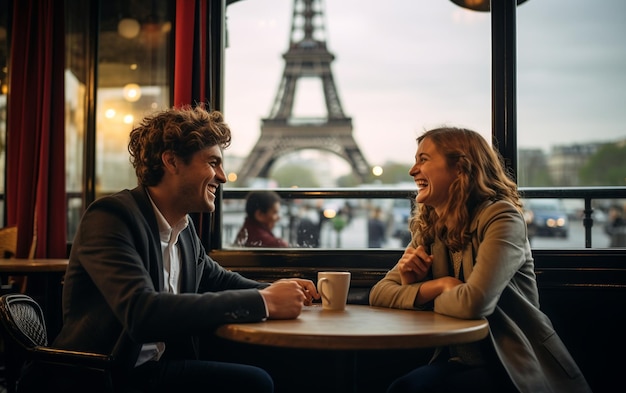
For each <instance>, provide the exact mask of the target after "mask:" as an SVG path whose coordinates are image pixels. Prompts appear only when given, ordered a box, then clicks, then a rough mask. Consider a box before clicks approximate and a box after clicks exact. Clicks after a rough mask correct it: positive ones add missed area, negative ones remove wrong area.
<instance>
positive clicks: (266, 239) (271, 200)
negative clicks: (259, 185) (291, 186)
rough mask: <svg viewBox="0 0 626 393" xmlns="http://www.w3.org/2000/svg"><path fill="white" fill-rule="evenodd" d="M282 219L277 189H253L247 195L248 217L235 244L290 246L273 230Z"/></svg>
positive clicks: (242, 245)
mask: <svg viewBox="0 0 626 393" xmlns="http://www.w3.org/2000/svg"><path fill="white" fill-rule="evenodd" d="M279 220H280V195H278V193H276V192H275V191H252V192H251V193H249V194H248V196H247V197H246V219H245V221H244V223H243V226H242V227H241V229H240V230H239V232H238V233H237V238H236V240H235V244H236V245H238V246H241V247H289V244H288V243H287V242H286V241H285V240H283V239H281V238H280V237H277V236H276V235H274V233H273V232H272V231H273V229H274V227H275V226H276V223H277V222H278V221H279Z"/></svg>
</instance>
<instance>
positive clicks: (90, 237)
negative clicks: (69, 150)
mask: <svg viewBox="0 0 626 393" xmlns="http://www.w3.org/2000/svg"><path fill="white" fill-rule="evenodd" d="M230 141H231V133H230V129H229V127H228V125H227V124H226V123H225V122H224V119H223V116H222V114H221V113H219V112H217V111H213V112H209V111H206V110H204V109H202V108H199V107H196V108H191V107H186V108H181V109H171V110H166V111H162V112H159V113H156V114H154V115H152V116H149V117H147V118H145V119H144V120H143V121H142V122H141V124H140V125H139V126H138V127H136V128H135V129H133V130H132V132H131V134H130V142H129V145H128V149H129V152H130V155H131V162H132V164H133V166H134V168H135V172H136V174H137V178H138V182H139V186H138V187H136V188H135V189H133V190H124V191H121V192H119V193H117V194H114V195H111V196H106V197H103V198H100V199H98V200H96V201H95V202H94V203H93V204H92V205H91V206H90V207H89V208H88V209H87V211H86V212H85V214H84V216H83V218H82V220H81V223H80V226H79V228H78V230H77V233H76V237H75V239H74V243H73V246H72V251H71V254H70V262H69V266H68V269H67V273H66V275H65V284H64V288H63V327H62V329H61V332H60V334H59V335H58V336H57V338H56V340H55V342H54V346H55V347H60V348H65V349H70V350H83V351H93V352H99V353H112V352H114V351H115V352H116V353H117V356H118V361H121V362H122V363H123V364H124V368H123V375H125V377H126V379H127V382H128V383H129V384H130V385H131V386H133V387H134V388H136V389H139V390H142V391H149V392H160V391H164V392H165V391H168V392H171V391H181V392H196V391H197V392H200V391H202V392H207V391H211V392H237V391H254V392H272V391H273V382H272V379H271V377H270V376H269V375H268V374H267V373H266V372H265V371H264V370H262V369H259V368H257V367H253V366H247V365H239V364H226V363H220V362H210V361H203V360H198V342H197V335H200V334H206V333H210V332H211V331H212V330H213V329H214V328H215V327H216V326H218V325H221V324H224V323H230V322H258V321H262V320H264V319H266V318H269V319H293V318H297V317H298V315H299V314H300V312H301V310H302V307H303V305H308V304H310V303H311V301H312V299H313V298H319V295H318V293H317V291H316V289H315V285H314V284H313V283H312V282H311V281H310V280H302V279H290V280H279V281H277V282H275V283H273V284H271V285H269V284H263V283H259V282H256V281H253V280H249V279H246V278H244V277H242V276H241V275H239V274H237V273H233V272H230V271H228V270H226V269H223V268H222V267H221V266H220V265H218V264H217V263H216V262H215V261H213V260H212V259H211V258H210V257H209V256H208V255H207V254H206V251H205V249H204V248H203V247H202V245H201V243H200V239H199V237H198V235H197V233H196V230H195V228H194V225H193V222H192V221H191V220H190V219H189V216H188V213H192V212H213V211H214V210H215V195H216V192H217V190H218V187H219V186H220V184H222V183H225V182H226V176H225V173H224V168H223V162H222V150H223V149H224V148H226V147H228V146H229V145H230Z"/></svg>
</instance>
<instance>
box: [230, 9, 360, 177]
mask: <svg viewBox="0 0 626 393" xmlns="http://www.w3.org/2000/svg"><path fill="white" fill-rule="evenodd" d="M322 16H323V10H322V6H321V0H294V8H293V19H292V24H291V35H290V40H289V50H288V51H287V52H286V53H285V54H283V58H284V59H285V61H286V63H285V69H284V72H283V76H282V80H281V82H280V86H279V88H278V93H277V95H276V98H275V100H274V104H273V106H272V109H271V111H270V115H269V117H268V118H264V119H262V124H261V136H260V137H259V140H258V141H257V143H256V145H255V146H254V148H253V149H252V151H251V153H250V154H249V155H248V157H247V159H246V160H245V161H244V163H243V165H242V167H241V169H240V171H239V174H238V183H240V184H245V182H246V181H247V180H250V179H253V178H266V177H267V176H268V174H269V170H270V168H271V167H272V165H273V164H274V163H275V162H276V160H277V159H278V158H279V157H281V156H283V155H285V154H288V153H292V152H295V151H298V150H303V149H315V150H322V151H327V152H331V153H334V154H335V155H337V156H339V157H341V158H343V159H344V160H345V161H347V162H348V163H349V164H350V165H351V166H352V169H353V173H354V175H356V176H357V177H358V178H359V179H360V180H361V181H363V180H364V179H365V178H366V177H367V175H368V173H369V164H368V163H367V160H366V159H365V157H364V156H363V154H362V152H361V150H360V149H359V147H358V145H357V143H356V141H355V140H354V137H353V136H352V118H350V117H347V116H346V115H345V114H344V112H343V109H342V106H341V102H340V101H339V95H338V94H337V87H336V86H335V81H334V79H333V74H332V72H331V68H330V64H331V62H332V61H333V60H334V59H335V56H334V55H333V54H332V53H330V52H329V51H328V49H327V48H326V41H325V39H324V38H320V37H323V35H324V26H323V23H320V22H318V23H317V24H316V23H315V22H316V21H321V20H322V19H323V18H322ZM301 78H319V80H320V81H321V86H322V88H323V93H324V99H325V101H326V111H327V116H326V117H325V118H324V117H321V118H298V117H295V116H294V114H293V106H294V99H295V92H296V86H297V82H298V81H299V80H300V79H301Z"/></svg>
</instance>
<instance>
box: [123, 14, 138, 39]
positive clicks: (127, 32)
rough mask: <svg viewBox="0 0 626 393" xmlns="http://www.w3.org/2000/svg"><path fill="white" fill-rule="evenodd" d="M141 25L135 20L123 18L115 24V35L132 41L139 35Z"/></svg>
mask: <svg viewBox="0 0 626 393" xmlns="http://www.w3.org/2000/svg"><path fill="white" fill-rule="evenodd" d="M140 31H141V25H140V24H139V22H138V21H137V19H133V18H124V19H121V20H120V21H119V22H118V23H117V33H118V34H119V35H121V36H122V37H124V38H128V39H132V38H135V37H137V36H138V35H139V32H140Z"/></svg>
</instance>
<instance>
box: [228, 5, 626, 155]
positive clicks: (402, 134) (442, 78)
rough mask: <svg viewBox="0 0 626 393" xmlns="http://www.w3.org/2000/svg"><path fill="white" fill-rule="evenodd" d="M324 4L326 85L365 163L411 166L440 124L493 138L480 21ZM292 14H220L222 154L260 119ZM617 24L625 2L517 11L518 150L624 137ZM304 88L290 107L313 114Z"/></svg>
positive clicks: (466, 14) (621, 31) (317, 109)
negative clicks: (420, 141) (418, 147)
mask: <svg viewBox="0 0 626 393" xmlns="http://www.w3.org/2000/svg"><path fill="white" fill-rule="evenodd" d="M323 4H324V11H325V27H326V41H327V46H328V49H329V51H330V52H331V53H333V54H334V55H335V56H336V58H335V60H334V62H333V63H332V65H331V67H332V71H333V76H334V79H335V83H336V87H337V90H338V93H339V97H340V99H341V103H342V105H343V109H344V112H345V114H346V115H347V116H349V117H352V121H353V126H354V137H355V139H356V140H357V143H358V144H359V146H360V148H361V150H362V151H363V153H364V155H365V156H366V158H367V159H368V161H369V162H370V164H373V165H376V164H384V163H385V162H386V161H389V160H390V161H396V162H411V161H412V160H413V156H414V154H415V138H416V137H417V136H418V135H420V134H421V133H422V132H423V131H424V130H425V129H428V128H432V127H434V126H438V125H442V124H451V125H461V126H465V127H469V128H473V129H475V130H477V131H479V132H481V133H483V134H484V135H485V136H487V137H488V136H489V135H490V134H491V59H490V57H491V42H490V40H491V33H490V27H491V21H490V14H489V13H481V12H474V11H468V10H465V9H462V8H460V7H458V6H456V5H455V4H453V3H452V2H451V1H449V0H389V1H385V2H381V1H380V0H325V1H323ZM292 7H293V1H292V0H243V1H240V2H237V3H234V4H232V5H230V6H229V7H228V9H227V18H228V19H227V29H228V43H229V47H228V48H227V49H226V77H225V91H226V95H225V107H224V112H225V116H226V119H227V121H228V123H229V124H230V126H231V128H232V130H233V144H232V146H231V147H230V148H229V149H228V150H227V151H226V154H227V155H240V156H245V155H247V154H248V153H249V152H250V150H251V149H252V148H253V146H254V144H255V143H256V141H257V139H258V138H259V135H260V122H261V119H262V118H265V117H268V116H269V113H270V109H271V107H272V103H273V101H274V98H275V96H276V93H277V90H278V86H279V83H280V80H281V76H282V72H283V68H284V65H285V62H284V60H283V59H282V55H283V54H284V53H285V52H286V51H287V47H288V42H289V31H290V27H291V14H292ZM624 15H626V1H624V0H594V1H589V0H528V1H527V2H525V3H524V4H522V5H520V6H519V7H518V8H517V27H518V32H517V49H518V54H517V58H518V65H517V71H518V79H517V93H518V94H517V102H518V119H517V120H518V122H517V126H518V133H519V139H518V147H520V148H542V149H544V150H545V151H549V149H550V148H551V146H554V145H563V144H571V143H588V142H596V141H600V142H602V141H614V140H618V139H625V138H626V45H625V41H624V40H625V37H626V28H625V27H624V23H623V18H624ZM305 86H308V85H305ZM307 89H308V87H307ZM307 89H304V86H302V89H300V88H299V90H298V92H297V93H298V96H297V97H298V98H300V95H303V96H306V97H307V101H306V102H304V101H303V100H299V102H297V103H296V109H295V112H296V114H298V115H301V116H307V115H316V114H319V113H322V112H323V111H322V109H321V102H322V101H321V90H317V89H311V91H309V90H307ZM303 108H307V109H303Z"/></svg>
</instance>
